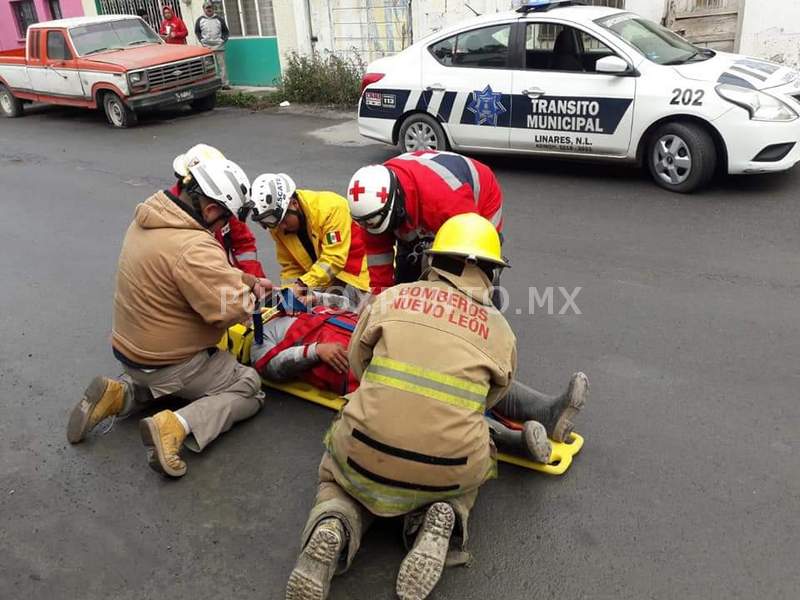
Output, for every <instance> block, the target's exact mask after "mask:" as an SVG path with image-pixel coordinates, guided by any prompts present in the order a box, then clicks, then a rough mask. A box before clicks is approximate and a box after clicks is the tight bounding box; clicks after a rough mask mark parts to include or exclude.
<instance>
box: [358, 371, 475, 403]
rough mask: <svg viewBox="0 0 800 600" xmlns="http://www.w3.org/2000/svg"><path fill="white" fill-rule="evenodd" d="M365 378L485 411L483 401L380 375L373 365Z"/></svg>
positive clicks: (434, 398)
mask: <svg viewBox="0 0 800 600" xmlns="http://www.w3.org/2000/svg"><path fill="white" fill-rule="evenodd" d="M364 379H366V380H367V381H371V382H372V383H380V384H382V385H385V386H387V387H391V388H395V389H396V390H401V391H404V392H411V393H412V394H418V395H420V396H424V397H426V398H430V399H432V400H438V401H439V402H444V403H445V404H450V405H452V406H457V407H459V408H466V409H467V410H471V411H473V412H478V413H482V412H484V405H483V403H482V402H475V401H474V400H467V399H465V398H461V397H459V396H454V395H452V394H448V393H447V392H442V391H439V390H435V389H433V388H430V387H427V386H423V385H419V384H416V383H411V382H408V381H404V380H402V379H398V378H396V377H390V376H387V375H380V374H378V373H376V372H375V370H374V369H372V367H370V368H368V369H367V372H366V373H365V374H364Z"/></svg>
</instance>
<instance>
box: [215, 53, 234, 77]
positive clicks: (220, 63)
mask: <svg viewBox="0 0 800 600" xmlns="http://www.w3.org/2000/svg"><path fill="white" fill-rule="evenodd" d="M214 56H216V57H217V68H218V69H219V76H220V78H221V79H222V85H229V84H230V81H228V65H226V64H225V48H221V49H219V50H214Z"/></svg>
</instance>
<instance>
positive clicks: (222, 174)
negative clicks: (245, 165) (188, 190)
mask: <svg viewBox="0 0 800 600" xmlns="http://www.w3.org/2000/svg"><path fill="white" fill-rule="evenodd" d="M189 173H191V175H192V179H193V184H190V185H194V184H196V185H197V187H198V188H199V190H200V193H201V194H203V195H204V196H205V197H207V198H209V199H211V200H214V201H215V202H217V203H219V204H221V205H222V206H224V207H225V208H227V209H228V210H229V211H230V212H231V213H232V214H233V215H234V216H238V215H240V214H241V213H242V208H243V207H244V205H245V202H247V200H248V195H249V194H250V180H249V179H248V178H247V175H246V174H245V172H244V171H243V170H242V168H241V167H240V166H239V165H237V164H236V163H235V162H231V161H229V160H225V159H212V160H201V161H199V162H196V163H194V164H193V165H191V166H190V167H189Z"/></svg>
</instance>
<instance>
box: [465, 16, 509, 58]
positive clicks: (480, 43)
mask: <svg viewBox="0 0 800 600" xmlns="http://www.w3.org/2000/svg"><path fill="white" fill-rule="evenodd" d="M510 37H511V26H510V25H501V26H499V27H484V28H483V29H474V30H472V31H465V32H464V33H460V34H459V35H458V38H457V39H456V51H455V54H454V55H453V64H454V65H456V66H460V67H490V68H491V67H494V68H498V67H499V68H502V67H505V66H507V65H508V40H509V38H510Z"/></svg>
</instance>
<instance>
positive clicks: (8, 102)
mask: <svg viewBox="0 0 800 600" xmlns="http://www.w3.org/2000/svg"><path fill="white" fill-rule="evenodd" d="M0 112H2V113H3V116H5V117H9V118H14V117H21V116H22V100H20V99H19V98H16V97H14V94H12V93H11V90H9V89H8V88H7V87H6V86H4V85H3V84H0Z"/></svg>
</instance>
